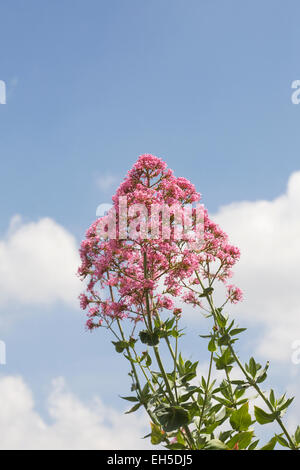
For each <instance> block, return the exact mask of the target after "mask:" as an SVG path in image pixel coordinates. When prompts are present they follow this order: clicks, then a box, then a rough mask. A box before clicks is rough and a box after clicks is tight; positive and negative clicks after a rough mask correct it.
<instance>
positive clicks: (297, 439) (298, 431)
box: [295, 426, 300, 444]
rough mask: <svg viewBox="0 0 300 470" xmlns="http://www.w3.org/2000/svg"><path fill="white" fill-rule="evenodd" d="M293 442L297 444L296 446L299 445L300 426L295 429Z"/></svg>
mask: <svg viewBox="0 0 300 470" xmlns="http://www.w3.org/2000/svg"><path fill="white" fill-rule="evenodd" d="M295 441H296V442H297V444H300V426H298V427H297V429H296V432H295Z"/></svg>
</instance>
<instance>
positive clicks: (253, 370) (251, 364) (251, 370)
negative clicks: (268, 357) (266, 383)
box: [249, 357, 257, 378]
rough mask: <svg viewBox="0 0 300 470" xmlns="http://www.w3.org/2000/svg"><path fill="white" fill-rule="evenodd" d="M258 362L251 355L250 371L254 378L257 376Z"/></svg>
mask: <svg viewBox="0 0 300 470" xmlns="http://www.w3.org/2000/svg"><path fill="white" fill-rule="evenodd" d="M256 370H257V369H256V362H255V360H254V358H253V357H251V359H250V361H249V372H250V374H251V375H252V377H253V378H254V377H255V376H256Z"/></svg>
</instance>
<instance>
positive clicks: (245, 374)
mask: <svg viewBox="0 0 300 470" xmlns="http://www.w3.org/2000/svg"><path fill="white" fill-rule="evenodd" d="M229 348H230V351H231V354H232V356H233V357H234V359H235V362H236V363H237V365H238V366H239V368H240V369H241V371H242V372H243V374H244V376H245V377H246V379H247V380H248V382H249V383H250V384H251V386H252V387H253V388H254V389H255V390H256V391H257V393H258V394H259V396H260V397H261V398H262V399H263V401H264V402H265V404H266V405H267V407H268V408H269V410H270V411H271V412H272V413H274V409H273V407H272V405H271V403H270V402H269V400H268V399H267V398H266V397H265V395H264V393H263V392H262V391H261V389H260V388H259V386H258V385H257V383H256V382H254V380H253V379H252V378H251V377H249V375H248V373H247V371H246V370H245V368H244V367H243V365H242V363H241V361H240V360H239V358H238V356H237V355H236V353H235V352H234V349H233V347H232V345H231V344H229ZM275 420H276V421H277V423H278V424H279V426H280V427H281V429H282V431H283V433H284V434H285V436H286V438H287V439H288V441H289V444H290V446H291V448H292V449H293V450H296V449H297V448H296V446H295V444H294V443H293V440H292V438H291V436H290V435H289V433H288V431H287V429H286V427H285V426H284V424H283V422H282V420H281V419H280V418H279V416H277V417H276V418H275Z"/></svg>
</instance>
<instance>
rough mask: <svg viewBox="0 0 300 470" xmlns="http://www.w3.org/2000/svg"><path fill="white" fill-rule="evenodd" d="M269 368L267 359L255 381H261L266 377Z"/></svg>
mask: <svg viewBox="0 0 300 470" xmlns="http://www.w3.org/2000/svg"><path fill="white" fill-rule="evenodd" d="M268 368H269V361H268V362H267V364H266V366H265V368H264V369H263V370H262V371H261V372H260V373H259V374H258V377H257V379H256V382H257V383H261V382H263V381H264V380H266V378H267V370H268Z"/></svg>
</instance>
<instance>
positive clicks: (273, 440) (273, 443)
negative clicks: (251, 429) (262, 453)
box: [260, 436, 277, 450]
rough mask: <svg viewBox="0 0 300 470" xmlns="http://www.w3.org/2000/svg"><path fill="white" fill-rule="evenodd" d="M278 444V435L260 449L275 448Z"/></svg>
mask: <svg viewBox="0 0 300 470" xmlns="http://www.w3.org/2000/svg"><path fill="white" fill-rule="evenodd" d="M276 444H277V436H274V437H272V439H271V440H270V441H269V442H268V443H267V444H266V445H265V446H263V447H262V448H261V449H260V450H273V449H274V447H275V446H276Z"/></svg>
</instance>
